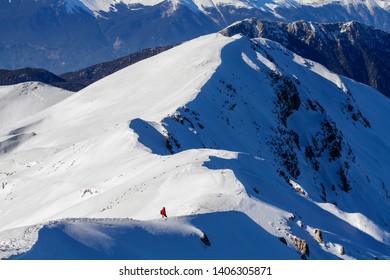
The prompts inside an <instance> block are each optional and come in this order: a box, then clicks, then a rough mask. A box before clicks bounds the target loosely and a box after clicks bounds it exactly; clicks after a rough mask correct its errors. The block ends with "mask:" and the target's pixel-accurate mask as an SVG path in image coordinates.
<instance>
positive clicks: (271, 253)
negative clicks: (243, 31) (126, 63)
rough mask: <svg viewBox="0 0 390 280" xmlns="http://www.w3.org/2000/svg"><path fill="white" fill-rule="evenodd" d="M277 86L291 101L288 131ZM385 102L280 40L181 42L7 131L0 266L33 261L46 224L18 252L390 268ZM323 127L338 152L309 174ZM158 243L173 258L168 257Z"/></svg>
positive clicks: (1, 173) (0, 158) (1, 171)
mask: <svg viewBox="0 0 390 280" xmlns="http://www.w3.org/2000/svg"><path fill="white" fill-rule="evenodd" d="M292 84H293V85H294V86H292ZM286 86H288V87H289V88H290V91H291V92H294V88H295V90H296V91H297V92H298V94H299V98H300V106H299V108H295V109H294V110H293V111H292V112H291V114H290V115H288V116H287V117H286V119H285V120H284V121H283V119H282V116H283V114H284V111H283V108H281V107H279V106H280V104H284V103H283V102H287V104H289V103H288V102H289V100H290V99H288V98H287V101H286V100H284V101H283V99H282V100H281V101H280V102H275V98H276V96H277V95H281V94H283V93H284V94H285V91H284V87H286ZM309 100H310V101H309ZM310 102H311V103H310ZM310 104H311V105H310ZM348 105H350V106H348ZM289 106H293V105H291V104H290V105H289ZM389 108H390V101H389V100H388V99H386V98H385V97H384V96H382V95H381V94H380V93H378V92H377V91H375V90H373V89H372V88H369V87H367V86H364V85H362V84H359V83H356V82H354V81H352V80H349V79H346V78H344V77H340V76H337V75H335V74H334V73H331V72H329V71H328V70H327V69H326V68H324V67H322V66H320V65H318V64H316V63H314V62H312V61H309V60H306V59H304V58H302V57H299V56H297V55H295V54H293V53H291V52H289V51H288V50H286V49H285V48H283V47H282V46H280V45H279V44H277V43H275V42H272V41H269V40H265V39H256V40H249V39H247V38H245V37H241V36H239V35H238V36H235V37H233V38H228V37H224V36H222V35H220V34H211V35H207V36H203V37H200V38H198V39H195V40H192V41H189V42H187V43H184V44H182V45H180V46H178V47H175V48H173V49H170V50H168V51H166V52H164V53H161V54H159V55H156V56H154V57H151V58H149V59H146V60H143V61H141V62H139V63H136V64H134V65H132V66H130V67H127V68H125V69H123V70H121V71H118V72H116V73H114V74H112V75H110V76H108V77H106V78H104V79H102V80H100V81H98V82H96V83H94V84H92V85H90V86H89V87H87V88H85V89H83V90H81V91H79V92H77V93H75V94H73V95H72V96H70V97H69V98H66V99H65V100H63V101H62V102H59V103H57V104H55V105H53V106H51V107H49V108H47V109H46V110H43V111H41V112H38V113H37V114H35V115H33V116H30V117H28V118H25V119H23V120H21V121H20V122H18V123H16V124H15V125H14V126H13V127H10V128H9V131H18V132H19V134H22V135H23V137H20V138H17V139H15V140H14V142H13V144H14V145H13V149H12V151H10V152H7V153H4V152H1V153H0V201H1V203H0V237H1V239H0V240H1V241H0V258H7V257H9V256H11V255H15V254H16V253H19V254H20V253H22V252H26V251H28V250H29V248H30V247H31V246H32V245H33V243H34V242H35V241H36V240H37V238H38V236H37V230H38V229H41V231H40V235H39V238H38V242H37V243H36V245H35V246H34V247H33V249H32V250H31V251H30V252H28V253H26V254H23V255H19V257H20V258H26V259H30V258H31V259H34V258H37V259H41V258H49V259H50V258H60V259H63V258H71V259H72V258H110V259H111V258H114V259H115V258H145V259H149V258H157V259H158V258H165V256H166V258H173V259H174V258H188V259H197V258H200V259H203V258H212V259H214V258H216V259H225V258H229V259H230V258H232V259H240V258H242V259H245V258H251V259H252V258H254V259H268V258H275V259H294V258H300V257H301V254H302V253H301V252H299V250H298V248H297V247H296V246H295V243H296V242H297V240H305V242H306V243H307V245H308V247H309V248H310V253H308V252H306V253H305V254H303V256H302V257H305V258H310V259H374V258H379V259H389V258H390V235H389V227H388V225H389V224H390V220H389V216H388V213H389V211H390V196H389V194H390V190H389V184H390V178H389V176H390V175H389V173H388V172H387V171H388V169H389V167H390V162H389V161H390V147H389V143H390V141H388V140H389V139H390V135H389V131H390V127H389V123H388V122H384V121H383V120H386V119H388V117H389ZM286 110H288V108H287V109H286ZM359 112H360V113H359ZM353 113H354V114H355V115H352V114H353ZM363 117H364V118H366V121H369V124H370V126H369V127H368V125H367V123H366V122H364V119H363ZM325 120H327V121H328V122H327V123H328V124H329V123H334V128H333V130H336V129H338V130H336V132H334V133H336V134H337V135H338V136H339V137H342V141H341V143H340V144H339V145H340V146H341V148H340V149H341V151H340V155H338V158H336V159H329V155H328V152H327V149H328V148H327V147H326V146H325V147H324V152H322V153H321V154H320V155H319V156H318V160H319V161H320V167H319V169H318V170H317V171H315V170H314V169H313V167H312V165H311V162H310V161H309V160H308V159H307V158H306V157H305V147H307V146H309V145H314V144H313V141H314V140H313V138H314V137H317V138H318V141H317V145H319V144H320V143H325V142H323V141H325V140H326V141H328V140H329V141H332V137H328V138H326V137H325V136H326V130H324V122H325ZM325 123H326V122H325ZM292 131H293V132H292ZM340 131H342V132H340ZM294 133H295V134H296V135H298V138H299V141H297V140H294V141H291V140H289V139H288V137H289V135H293V134H294ZM7 134H8V133H5V134H3V136H1V137H2V139H6V138H7V137H8V136H7ZM323 134H325V136H324V135H323ZM340 135H342V136H340ZM321 137H325V138H324V140H323V139H322V138H321ZM7 139H8V138H7ZM295 139H296V138H295ZM294 142H295V144H294ZM297 142H299V143H298V144H299V145H298V144H297ZM285 149H288V150H285ZM286 155H287V156H286ZM293 155H295V158H296V160H297V162H298V163H297V164H298V167H299V170H300V174H299V175H298V176H297V175H294V174H290V173H289V172H291V170H289V169H288V167H289V165H288V164H286V163H285V162H284V158H285V157H289V156H291V157H293ZM293 159H294V157H293ZM341 166H342V167H345V169H346V170H347V171H345V172H347V174H346V177H347V178H348V180H349V181H348V182H349V183H350V187H351V189H350V190H349V191H343V190H341V187H342V185H340V184H341V183H342V182H340V180H341V179H340V176H339V174H338V173H337V172H338V170H339V168H340V167H341ZM282 172H284V174H285V177H283V176H282ZM287 179H290V180H291V181H289V180H287ZM321 184H322V185H321ZM332 184H333V185H334V190H332V187H331V186H332ZM299 189H302V190H303V191H302V192H299ZM302 193H303V195H302ZM324 196H325V198H324ZM163 206H165V207H166V209H167V212H168V213H167V214H168V220H167V221H162V220H160V215H159V210H160V209H161V208H162V207H163ZM186 217H187V218H186ZM188 217H189V218H188ZM69 218H72V219H71V220H69ZM80 218H82V219H80ZM86 218H89V219H86ZM63 219H65V220H63ZM56 220H59V221H58V222H52V221H56ZM164 222H167V223H166V224H164ZM179 224H180V225H179ZM111 229H112V230H111ZM316 229H320V230H321V232H322V234H323V237H324V241H323V243H320V242H318V241H317V240H316V238H315V234H314V232H315V230H316ZM200 231H204V232H205V233H206V234H207V236H208V237H209V238H210V240H211V242H212V246H211V247H210V248H204V247H202V246H203V245H202V243H201V242H200V241H199V232H200ZM129 232H131V234H128V233H129ZM151 232H152V233H151ZM132 238H134V240H136V241H137V242H135V243H130V241H131V239H132ZM234 239H238V240H239V242H236V243H234V242H232V240H234ZM143 240H148V242H149V240H150V242H151V244H160V246H157V245H156V246H154V247H153V248H152V246H149V245H148V244H145V243H144V242H141V241H143ZM53 242H54V243H53ZM165 242H166V244H171V245H172V244H175V245H177V246H176V247H175V248H178V250H177V253H175V250H170V251H171V252H170V253H169V254H167V255H163V254H162V253H161V251H159V250H160V249H161V250H163V251H164V252H165V251H166V247H164V246H167V245H165ZM218 242H220V243H218ZM284 243H285V244H284ZM53 244H55V247H56V248H61V249H62V250H61V251H63V252H64V253H63V254H61V252H60V250H58V251H54V252H53V251H51V250H50V249H49V248H52V247H53V246H54V245H53ZM125 244H127V245H125ZM129 244H132V245H131V246H130V245H129ZM264 244H268V245H269V246H266V247H264V250H262V249H258V248H260V247H261V246H264ZM122 246H126V247H125V248H126V252H123V251H122V249H121V247H122ZM133 246H134V247H133ZM172 246H173V245H172ZM251 246H253V248H252V247H251ZM181 247H183V248H193V250H192V251H191V250H190V251H186V253H183V251H181V250H180V248H181ZM341 248H344V249H345V252H344V253H342V251H341ZM265 249H266V250H265ZM229 250H231V252H230V251H229ZM77 252H80V253H77ZM189 252H191V253H189ZM192 252H193V253H192ZM228 252H230V253H228ZM16 258H18V256H16Z"/></svg>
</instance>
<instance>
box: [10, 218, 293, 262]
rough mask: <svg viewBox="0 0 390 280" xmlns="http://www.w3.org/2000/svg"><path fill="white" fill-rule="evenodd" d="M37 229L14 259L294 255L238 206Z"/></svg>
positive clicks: (72, 222)
mask: <svg viewBox="0 0 390 280" xmlns="http://www.w3.org/2000/svg"><path fill="white" fill-rule="evenodd" d="M232 224H234V225H236V226H235V227H234V228H232V226H231V225H232ZM199 228H201V229H202V230H204V231H205V232H207V235H208V236H213V237H215V239H211V238H210V244H211V246H205V245H204V244H203V242H201V240H200V236H203V232H202V231H201V230H200V229H199ZM221 232H223V233H224V234H221ZM39 234H40V237H39V240H38V242H37V243H36V244H35V245H34V247H33V249H32V250H31V251H29V252H27V253H26V254H22V255H20V256H16V257H15V258H16V259H49V260H50V259H137V260H138V259H171V260H173V259H174V260H177V259H180V260H185V259H218V260H219V259H257V258H258V257H259V256H265V257H266V258H267V259H280V258H288V259H298V258H299V254H297V253H296V252H294V251H292V250H290V249H289V248H288V247H287V246H285V245H284V244H283V243H282V242H280V241H279V240H278V239H276V238H274V237H273V236H272V235H270V234H269V233H267V232H266V231H264V230H263V229H262V228H261V227H259V226H258V225H257V224H256V223H254V222H253V221H252V220H250V219H249V218H248V217H247V216H245V215H244V214H242V213H239V212H226V213H211V214H204V215H197V216H194V217H178V218H172V219H168V220H153V221H134V220H128V219H103V220H95V219H92V220H88V219H67V220H64V221H59V222H55V223H51V224H48V225H46V226H45V227H43V229H41V231H40V233H39ZM226 244H229V246H226ZM53 248H55V250H53ZM172 248H175V249H174V250H172Z"/></svg>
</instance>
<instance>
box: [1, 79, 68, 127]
mask: <svg viewBox="0 0 390 280" xmlns="http://www.w3.org/2000/svg"><path fill="white" fill-rule="evenodd" d="M71 94H72V93H71V92H68V91H65V90H62V89H59V88H56V87H52V86H48V85H45V84H42V83H38V82H28V83H22V84H18V85H14V86H0V133H4V132H7V129H9V128H10V127H13V126H15V124H16V123H17V122H18V121H20V120H21V119H23V118H25V117H28V116H31V115H33V114H35V113H37V112H40V111H42V110H44V109H46V108H48V107H50V106H52V105H54V104H56V103H58V102H60V101H62V100H64V99H65V98H67V97H69V96H70V95H71Z"/></svg>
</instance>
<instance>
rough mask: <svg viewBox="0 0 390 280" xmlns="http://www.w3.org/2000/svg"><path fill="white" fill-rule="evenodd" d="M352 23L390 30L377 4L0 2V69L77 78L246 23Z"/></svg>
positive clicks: (389, 13) (347, 0)
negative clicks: (119, 60)
mask: <svg viewBox="0 0 390 280" xmlns="http://www.w3.org/2000/svg"><path fill="white" fill-rule="evenodd" d="M251 17H257V18H259V19H262V20H270V21H294V20H306V21H316V22H335V21H339V22H343V21H351V20H356V21H360V22H362V23H365V24H367V25H371V26H374V27H375V28H379V29H382V30H385V31H386V30H387V31H388V30H390V20H389V18H390V8H389V4H388V2H387V1H382V0H364V1H352V0H343V1H339V0H322V1H320V0H298V1H293V0H278V1H276V0H266V1H244V0H152V1H149V0H148V1H146V0H135V1H133V0H120V1H113V0H99V1H91V0H88V1H87V0H53V1H48V0H11V1H10V0H0V68H3V69H18V68H24V67H34V68H44V69H47V70H49V71H51V72H54V73H56V74H60V73H65V72H69V71H76V70H78V69H81V68H85V67H88V66H90V65H94V64H97V63H101V62H103V61H109V60H113V59H115V58H118V57H121V56H125V55H128V54H129V53H133V52H138V51H140V50H142V49H145V48H154V47H158V46H169V45H175V44H177V43H181V42H183V41H186V40H189V39H192V38H195V37H198V36H200V35H204V34H208V33H211V32H216V31H219V30H221V29H223V28H225V27H226V26H228V25H230V24H232V23H234V22H236V21H239V20H243V19H246V18H251Z"/></svg>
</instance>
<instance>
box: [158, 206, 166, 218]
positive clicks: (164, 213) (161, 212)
mask: <svg viewBox="0 0 390 280" xmlns="http://www.w3.org/2000/svg"><path fill="white" fill-rule="evenodd" d="M160 214H161V215H162V216H163V217H166V216H167V211H166V210H165V207H163V209H161V211H160Z"/></svg>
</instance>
